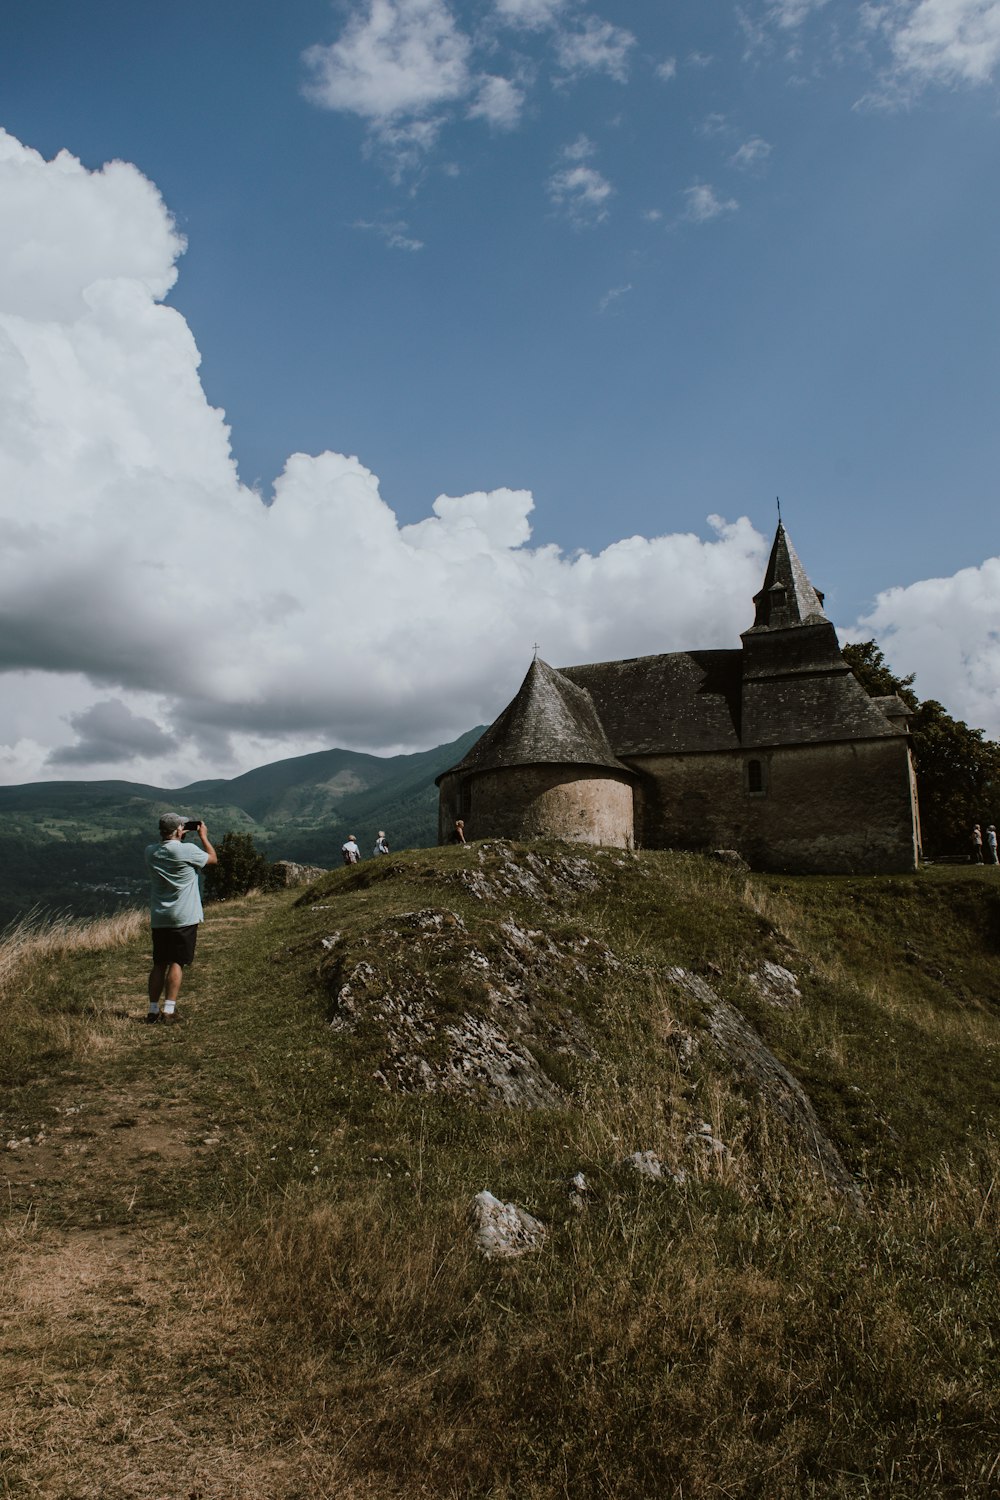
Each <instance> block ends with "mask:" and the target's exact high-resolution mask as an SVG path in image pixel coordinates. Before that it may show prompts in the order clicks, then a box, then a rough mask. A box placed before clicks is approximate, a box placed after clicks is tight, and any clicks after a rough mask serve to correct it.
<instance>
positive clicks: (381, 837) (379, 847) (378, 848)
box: [372, 828, 389, 854]
mask: <svg viewBox="0 0 1000 1500" xmlns="http://www.w3.org/2000/svg"><path fill="white" fill-rule="evenodd" d="M388 853H389V845H388V844H387V843H386V841H385V830H384V829H383V828H380V829H379V831H378V838H377V839H376V840H375V848H374V849H373V850H372V854H388Z"/></svg>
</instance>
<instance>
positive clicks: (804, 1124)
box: [667, 966, 864, 1209]
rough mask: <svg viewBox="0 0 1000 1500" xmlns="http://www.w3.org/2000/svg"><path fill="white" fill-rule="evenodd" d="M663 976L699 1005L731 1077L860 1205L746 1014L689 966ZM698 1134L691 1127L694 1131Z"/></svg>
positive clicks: (794, 1085)
mask: <svg viewBox="0 0 1000 1500" xmlns="http://www.w3.org/2000/svg"><path fill="white" fill-rule="evenodd" d="M775 967H777V966H775ZM667 977H668V979H670V981H671V983H673V984H675V985H676V986H677V987H678V989H680V990H681V991H682V992H683V993H685V994H686V995H688V996H689V997H690V998H692V999H694V1000H697V1001H698V1002H699V1003H700V1004H701V1005H702V1006H703V1008H704V1020H705V1025H706V1026H707V1029H708V1032H709V1034H710V1036H711V1037H712V1040H713V1042H714V1043H715V1045H716V1047H717V1049H718V1051H719V1052H720V1053H721V1055H722V1056H723V1057H724V1059H725V1061H726V1062H727V1063H728V1064H729V1066H730V1068H731V1069H732V1072H733V1074H734V1075H735V1077H736V1078H738V1079H740V1080H741V1081H742V1082H743V1083H744V1085H748V1086H749V1087H750V1088H751V1089H752V1090H753V1092H754V1093H755V1094H756V1095H757V1096H758V1097H759V1098H760V1099H761V1100H762V1101H763V1102H764V1104H765V1105H766V1106H767V1107H768V1108H769V1109H770V1110H772V1111H773V1112H774V1113H775V1114H776V1115H777V1116H778V1117H779V1118H780V1119H781V1120H782V1121H783V1122H784V1125H785V1127H786V1129H787V1132H788V1135H789V1137H790V1139H791V1141H792V1143H793V1144H794V1146H795V1147H796V1148H797V1149H798V1150H799V1151H800V1152H801V1153H802V1155H803V1156H804V1157H806V1159H807V1160H809V1161H811V1162H812V1163H813V1164H814V1166H815V1167H816V1168H817V1169H818V1170H819V1172H820V1174H821V1175H822V1177H823V1180H824V1181H825V1182H826V1183H827V1185H828V1186H829V1187H831V1188H834V1189H835V1190H836V1191H837V1192H839V1193H841V1194H843V1196H844V1197H845V1198H846V1199H847V1200H848V1201H849V1202H850V1203H851V1204H852V1205H853V1206H854V1207H855V1208H858V1209H861V1208H862V1207H863V1203H864V1200H863V1198H862V1195H861V1191H860V1189H859V1188H858V1185H857V1183H856V1182H855V1181H854V1179H853V1177H852V1176H851V1174H850V1173H849V1172H848V1170H847V1168H846V1167H845V1166H844V1163H843V1161H842V1160H841V1157H840V1153H839V1152H838V1150H837V1148H836V1146H835V1145H834V1144H833V1142H832V1141H831V1140H830V1138H829V1136H828V1135H827V1134H826V1133H825V1131H824V1130H823V1127H822V1125H821V1124H820V1122H819V1118H818V1116H817V1114H816V1111H815V1109H814V1108H813V1106H812V1102H811V1100H810V1099H809V1096H808V1094H807V1093H806V1091H805V1090H804V1089H803V1087H802V1085H801V1084H800V1083H799V1082H798V1080H797V1079H796V1078H794V1077H793V1076H792V1074H791V1073H790V1072H789V1071H788V1069H787V1068H786V1067H785V1066H784V1064H783V1063H780V1062H779V1061H778V1059H777V1058H776V1057H775V1055H774V1053H773V1052H772V1051H771V1050H770V1048H769V1047H768V1046H767V1045H766V1044H765V1042H764V1040H763V1038H762V1037H761V1036H760V1035H759V1034H758V1033H757V1032H756V1031H755V1030H754V1028H753V1027H752V1026H751V1025H750V1023H749V1021H748V1020H747V1019H746V1017H745V1016H744V1015H742V1014H741V1012H740V1011H739V1010H737V1008H736V1006H735V1005H731V1004H730V1003H729V1001H728V1000H724V999H723V998H722V996H721V995H718V994H717V993H716V992H715V990H713V988H712V986H711V985H710V984H708V983H707V982H706V981H705V980H704V979H702V978H701V977H700V976H699V975H698V974H692V973H691V972H690V970H688V969H683V968H671V969H668V970H667ZM793 978H794V976H793ZM699 1133H700V1132H697V1131H695V1132H693V1134H694V1135H697V1134H699ZM706 1139H708V1138H707V1137H706ZM719 1144H720V1145H721V1142H720V1143H719ZM714 1145H715V1142H714V1140H712V1141H711V1142H710V1147H709V1149H714ZM723 1149H725V1148H723Z"/></svg>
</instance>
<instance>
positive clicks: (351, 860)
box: [340, 833, 361, 865]
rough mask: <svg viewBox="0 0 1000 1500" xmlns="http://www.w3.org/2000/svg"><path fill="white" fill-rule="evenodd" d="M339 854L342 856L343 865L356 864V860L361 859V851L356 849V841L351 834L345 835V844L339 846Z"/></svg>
mask: <svg viewBox="0 0 1000 1500" xmlns="http://www.w3.org/2000/svg"><path fill="white" fill-rule="evenodd" d="M340 852H341V854H342V855H343V856H344V864H345V865H356V864H357V862H358V860H359V859H360V858H361V850H360V849H359V848H358V841H357V839H356V838H355V837H354V834H353V833H349V834H348V835H347V843H346V844H341V846H340Z"/></svg>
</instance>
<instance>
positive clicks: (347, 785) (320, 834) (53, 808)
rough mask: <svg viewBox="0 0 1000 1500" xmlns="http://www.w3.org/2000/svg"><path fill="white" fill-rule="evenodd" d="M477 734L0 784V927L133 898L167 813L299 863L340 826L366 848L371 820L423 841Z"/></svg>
mask: <svg viewBox="0 0 1000 1500" xmlns="http://www.w3.org/2000/svg"><path fill="white" fill-rule="evenodd" d="M481 732H482V731H481V729H473V730H470V731H469V732H468V733H467V734H464V735H462V736H461V738H460V739H457V740H455V741H453V742H452V743H451V744H447V745H438V746H436V747H435V748H434V749H433V750H424V751H420V752H418V753H416V754H413V755H395V756H378V755H363V754H360V753H358V752H356V751H353V750H321V751H318V752H317V753H316V754H314V755H299V756H295V757H293V758H292V759H290V760H280V761H275V762H274V763H273V764H271V765H267V766H260V767H258V768H257V769H256V770H254V771H248V772H247V773H246V774H245V775H243V776H237V777H234V778H233V779H232V780H228V781H227V780H221V779H220V780H214V781H196V782H192V783H191V784H190V785H188V786H185V787H173V788H170V787H154V786H145V785H141V784H139V783H136V782H130V781H98V782H93V781H43V782H35V783H32V784H30V785H26V786H7V787H0V928H2V927H4V926H5V925H6V924H7V923H8V922H10V921H12V920H14V919H15V918H17V917H19V916H21V915H22V914H23V913H24V912H26V911H29V910H31V908H32V907H35V906H42V907H45V908H46V909H49V910H51V909H57V910H65V911H69V912H72V913H74V914H77V915H92V914H97V913H102V912H109V911H114V910H117V909H118V908H120V907H122V906H123V905H132V904H135V902H136V901H138V900H141V899H142V897H143V894H144V892H145V888H146V876H145V870H144V866H143V859H142V854H143V849H144V848H145V846H146V844H147V843H149V842H150V840H151V839H152V838H153V837H155V832H156V820H157V818H158V817H159V815H160V813H161V812H165V811H168V810H169V811H173V812H181V813H184V814H186V815H192V816H193V815H201V816H203V817H204V818H205V820H206V822H207V824H208V827H209V832H210V834H211V835H212V838H213V840H216V841H217V840H221V838H222V835H223V834H224V833H225V832H226V831H227V830H229V829H232V830H235V831H237V832H247V833H252V834H253V835H254V838H255V840H256V842H257V844H258V845H259V847H260V848H261V849H262V850H263V851H264V852H265V853H266V854H267V855H268V857H269V858H270V859H294V860H300V861H302V862H304V863H307V864H318V865H324V866H325V865H331V864H333V863H334V862H335V861H336V860H338V859H339V850H340V846H341V844H342V843H343V842H344V840H345V838H346V837H347V835H348V833H350V832H356V833H357V834H358V835H359V837H361V838H362V840H363V841H364V843H365V845H366V846H368V847H370V846H371V844H373V843H374V840H375V834H376V833H377V831H378V829H379V828H385V829H386V830H387V832H388V834H389V840H390V844H391V846H392V847H394V848H419V847H422V846H425V845H428V844H433V843H435V842H436V841H437V788H436V787H435V785H434V778H435V776H437V775H439V773H440V772H441V771H443V770H446V769H447V767H448V766H450V765H454V764H455V762H456V761H458V760H461V758H462V756H463V755H464V754H465V751H466V750H467V749H468V747H469V746H470V745H471V744H472V743H473V742H474V740H475V739H476V738H478V736H479V734H480V733H481ZM365 852H367V848H366V851H365Z"/></svg>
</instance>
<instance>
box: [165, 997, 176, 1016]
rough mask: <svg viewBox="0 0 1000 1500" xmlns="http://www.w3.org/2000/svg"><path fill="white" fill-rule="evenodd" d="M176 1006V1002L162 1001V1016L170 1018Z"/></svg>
mask: <svg viewBox="0 0 1000 1500" xmlns="http://www.w3.org/2000/svg"><path fill="white" fill-rule="evenodd" d="M176 1004H177V1001H176V1000H164V1002H163V1014H164V1015H165V1016H172V1015H173V1013H174V1006H175V1005H176Z"/></svg>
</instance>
